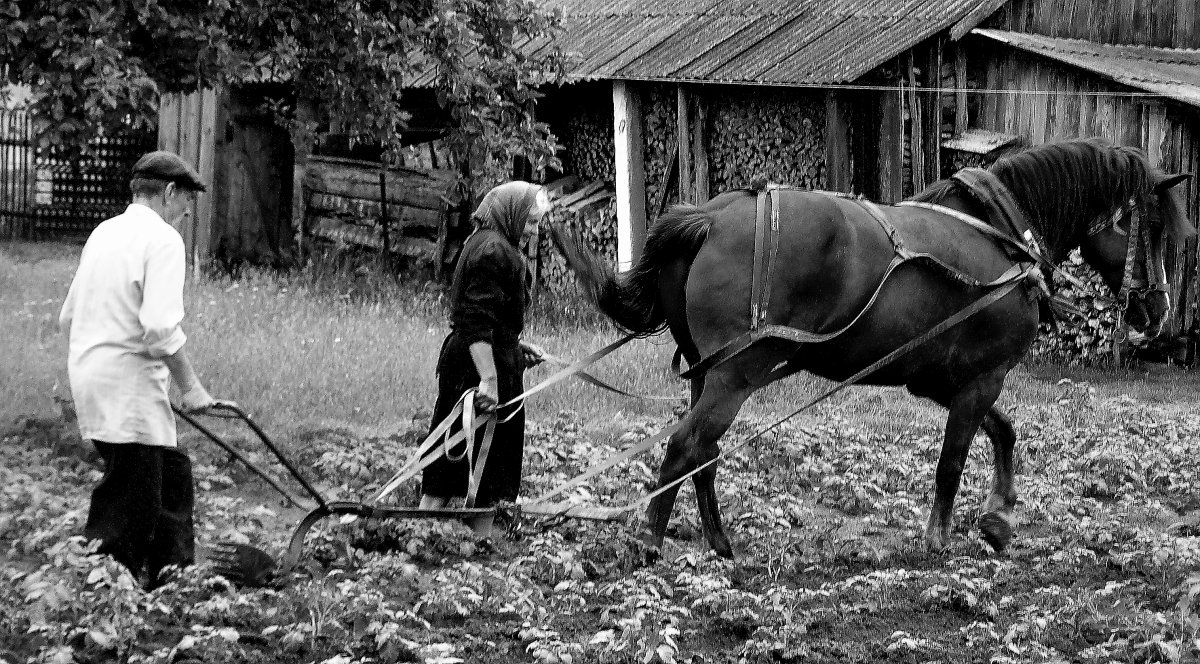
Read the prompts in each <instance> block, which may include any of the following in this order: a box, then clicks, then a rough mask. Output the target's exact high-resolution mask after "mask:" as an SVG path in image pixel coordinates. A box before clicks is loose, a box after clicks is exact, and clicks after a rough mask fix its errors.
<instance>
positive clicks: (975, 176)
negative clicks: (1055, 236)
mask: <svg viewBox="0 0 1200 664" xmlns="http://www.w3.org/2000/svg"><path fill="white" fill-rule="evenodd" d="M950 179H951V180H954V181H955V182H958V183H959V184H961V185H963V186H964V187H966V188H967V190H969V191H970V192H971V193H972V194H973V195H974V196H975V198H976V199H978V200H979V201H980V202H981V203H983V204H985V205H990V206H991V207H993V208H994V209H995V210H996V211H997V212H999V213H1000V214H999V215H997V216H998V217H999V221H1001V222H1003V223H1005V225H1007V226H1008V229H1009V230H1010V231H1012V234H1013V235H1015V236H1017V237H1019V238H1028V239H1029V244H1030V245H1031V248H1032V249H1033V250H1034V251H1036V252H1037V253H1038V254H1040V253H1041V247H1042V244H1043V243H1042V238H1040V237H1038V233H1037V231H1036V230H1035V229H1034V228H1033V226H1030V225H1029V219H1028V218H1027V217H1026V216H1025V212H1024V211H1023V210H1022V209H1021V206H1020V205H1019V204H1018V203H1017V200H1016V199H1015V198H1013V195H1012V192H1011V191H1010V190H1009V188H1008V187H1006V186H1004V183H1003V182H1001V181H1000V178H998V177H996V175H995V174H994V173H992V172H991V171H989V170H986V169H983V168H964V169H961V170H959V171H958V172H957V173H955V174H954V175H952V176H950Z"/></svg>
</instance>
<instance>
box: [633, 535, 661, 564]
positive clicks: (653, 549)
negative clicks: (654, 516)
mask: <svg viewBox="0 0 1200 664" xmlns="http://www.w3.org/2000/svg"><path fill="white" fill-rule="evenodd" d="M638 539H640V540H641V542H642V559H643V560H644V561H645V562H646V563H653V562H656V561H658V559H659V558H661V557H662V546H663V538H662V537H659V536H658V535H655V534H654V533H652V532H650V531H648V530H647V531H645V532H643V533H642V534H641V537H639V538H638Z"/></svg>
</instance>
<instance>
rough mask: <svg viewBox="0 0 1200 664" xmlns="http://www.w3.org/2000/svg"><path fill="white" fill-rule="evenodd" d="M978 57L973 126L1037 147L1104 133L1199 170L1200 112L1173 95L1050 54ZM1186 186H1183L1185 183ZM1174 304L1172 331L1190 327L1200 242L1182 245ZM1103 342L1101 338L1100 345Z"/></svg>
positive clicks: (1191, 209)
mask: <svg viewBox="0 0 1200 664" xmlns="http://www.w3.org/2000/svg"><path fill="white" fill-rule="evenodd" d="M987 48H988V51H987V52H980V53H977V54H975V55H973V56H972V60H973V61H974V62H976V63H978V66H979V67H981V75H982V76H983V77H984V78H985V79H986V87H987V88H990V89H993V90H1000V91H1003V92H995V93H987V94H981V95H980V100H979V114H978V117H976V118H973V119H972V122H971V124H972V126H976V127H981V128H985V129H991V130H994V131H1001V132H1006V133H1012V134H1016V135H1019V136H1021V137H1022V138H1024V139H1025V140H1026V141H1027V142H1028V143H1029V144H1031V145H1039V144H1042V143H1047V142H1053V141H1058V140H1064V139H1069V138H1078V137H1087V136H1103V137H1105V138H1108V139H1110V140H1112V141H1113V142H1115V143H1118V144H1121V145H1129V146H1133V147H1137V148H1141V149H1142V150H1144V151H1145V152H1146V154H1147V155H1148V156H1149V157H1150V159H1151V161H1152V162H1154V163H1156V164H1158V165H1160V166H1161V167H1162V168H1163V169H1164V170H1167V171H1174V172H1193V173H1194V172H1200V171H1198V170H1197V169H1200V158H1198V155H1197V151H1198V149H1200V146H1198V145H1197V140H1198V138H1200V137H1198V136H1197V131H1200V111H1198V110H1197V109H1194V108H1192V107H1189V106H1185V105H1182V104H1176V103H1174V102H1171V101H1169V100H1163V99H1160V98H1156V97H1151V96H1145V95H1141V94H1138V93H1137V91H1134V90H1130V89H1129V88H1126V87H1124V86H1121V85H1119V84H1116V83H1108V82H1106V81H1105V80H1104V79H1102V78H1100V77H1098V76H1094V75H1091V74H1089V73H1087V72H1083V71H1081V70H1077V69H1074V68H1071V67H1066V66H1063V65H1059V64H1056V63H1054V62H1051V61H1049V60H1047V59H1045V58H1039V57H1036V56H1033V55H1030V54H1025V53H1021V52H1019V51H1015V50H1011V49H1001V48H997V47H996V46H995V45H990V44H989V45H987ZM1180 186H1184V185H1180ZM1186 205H1187V212H1188V214H1189V217H1190V218H1191V219H1192V220H1193V222H1195V221H1196V220H1197V218H1198V217H1200V189H1198V187H1197V186H1196V184H1195V183H1192V182H1189V183H1188V184H1187V185H1186ZM1171 259H1172V260H1173V261H1174V263H1175V264H1176V265H1178V266H1179V269H1178V270H1175V273H1174V277H1173V281H1174V283H1173V288H1172V293H1171V295H1172V302H1174V303H1176V304H1177V305H1181V306H1176V308H1175V311H1174V314H1173V316H1174V319H1173V331H1174V332H1179V331H1181V330H1187V329H1189V328H1190V327H1191V326H1192V324H1193V322H1194V321H1195V318H1196V311H1195V309H1196V307H1197V306H1198V305H1200V299H1198V298H1200V293H1197V284H1196V282H1197V280H1198V279H1200V273H1198V272H1197V268H1196V263H1197V261H1196V246H1195V243H1194V242H1192V243H1190V244H1189V246H1187V247H1177V248H1176V251H1175V255H1174V256H1173V257H1171ZM1100 341H1102V340H1099V341H1098V343H1099V342H1100Z"/></svg>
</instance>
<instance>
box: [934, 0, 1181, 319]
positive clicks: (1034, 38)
mask: <svg viewBox="0 0 1200 664" xmlns="http://www.w3.org/2000/svg"><path fill="white" fill-rule="evenodd" d="M998 9H999V11H997V12H995V13H994V14H993V15H992V16H991V17H989V18H988V19H987V20H986V21H985V22H984V23H983V24H981V25H980V26H978V27H977V28H975V29H973V30H971V31H970V32H969V33H967V32H964V33H962V34H961V35H952V37H956V36H962V41H961V44H962V49H961V51H960V52H961V53H962V54H963V56H962V57H963V59H964V60H965V62H964V63H962V64H963V71H964V73H965V82H966V86H964V87H970V88H971V89H972V91H971V93H970V100H969V104H968V107H969V109H970V117H969V123H970V126H971V127H973V128H977V129H979V130H984V131H989V132H994V133H997V134H1003V135H1009V136H1015V137H1018V138H1019V139H1020V140H1021V141H1022V142H1024V143H1026V144H1031V145H1036V144H1041V143H1044V142H1050V141H1055V140H1061V139H1066V138H1074V137H1081V136H1104V137H1107V138H1109V139H1111V140H1113V141H1114V142H1116V143H1119V144H1123V145H1131V146H1135V147H1139V148H1141V149H1142V150H1144V151H1145V152H1146V153H1147V154H1148V155H1149V157H1150V158H1151V160H1152V161H1154V162H1156V163H1158V164H1159V165H1160V166H1161V167H1162V168H1163V169H1164V170H1167V171H1173V172H1187V173H1196V174H1200V50H1198V49H1200V7H1198V6H1197V3H1196V2H1195V0H1073V1H1071V2H1063V1H1062V0H1009V1H1008V2H1005V3H1002V4H1001V6H1000V7H999V8H998ZM964 27H965V26H964ZM1181 186H1185V185H1181ZM1186 192H1187V194H1186V200H1187V209H1188V213H1189V215H1190V217H1191V219H1192V220H1193V222H1195V221H1196V220H1197V219H1198V218H1200V183H1198V182H1196V180H1194V179H1193V180H1192V181H1190V182H1188V183H1187V184H1186ZM1175 249H1176V251H1175V255H1174V257H1173V258H1174V263H1175V267H1176V268H1177V269H1175V270H1174V271H1173V272H1174V283H1173V290H1172V293H1171V298H1172V302H1174V303H1176V304H1177V306H1176V308H1175V312H1174V321H1173V325H1174V330H1173V331H1174V332H1176V333H1181V332H1185V331H1187V330H1190V329H1192V328H1195V327H1200V319H1198V316H1197V308H1198V307H1200V269H1198V265H1197V252H1196V246H1195V243H1194V242H1192V243H1189V246H1186V247H1176V248H1175Z"/></svg>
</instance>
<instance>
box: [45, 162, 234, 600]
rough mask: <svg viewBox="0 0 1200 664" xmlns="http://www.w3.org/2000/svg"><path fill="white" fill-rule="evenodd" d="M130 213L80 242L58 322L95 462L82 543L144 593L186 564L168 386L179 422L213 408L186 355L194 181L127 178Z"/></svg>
mask: <svg viewBox="0 0 1200 664" xmlns="http://www.w3.org/2000/svg"><path fill="white" fill-rule="evenodd" d="M130 190H131V191H132V193H133V203H132V204H131V205H130V206H129V207H128V208H127V209H126V210H125V212H124V213H123V214H120V215H118V216H116V217H113V218H111V219H108V220H106V221H104V222H103V223H101V224H100V225H99V226H97V227H96V229H95V230H94V231H93V232H92V234H91V236H89V237H88V241H87V244H86V245H84V248H83V255H82V256H81V258H80V261H79V269H78V271H77V272H76V273H75V279H74V281H72V283H71V289H70V291H68V293H67V299H66V302H64V303H63V307H62V312H61V313H60V314H59V326H60V328H61V329H63V330H64V331H65V330H69V331H70V353H69V356H68V360H67V369H68V373H69V375H70V379H71V393H72V396H73V397H74V399H75V410H76V413H77V415H78V417H79V430H80V433H81V434H82V435H83V438H84V439H85V440H91V441H93V443H94V444H95V445H96V449H97V450H98V451H99V453H100V455H101V456H102V457H103V458H104V462H105V473H104V477H103V479H101V480H100V483H99V485H97V486H96V488H95V490H94V491H93V492H92V501H91V506H90V509H89V511H88V520H87V526H86V527H85V534H86V535H87V536H88V537H89V538H90V539H98V540H100V541H101V545H100V552H101V553H108V554H111V555H112V556H113V557H114V558H116V559H117V560H118V561H120V562H121V563H122V564H124V565H125V566H126V567H128V568H129V569H130V571H132V572H133V574H134V575H135V576H140V575H142V574H143V573H144V574H146V580H147V584H148V585H149V586H151V587H154V586H156V585H158V584H159V583H160V581H161V580H160V578H159V573H160V572H161V571H162V569H163V567H165V566H167V565H179V566H186V565H189V564H191V563H192V562H193V561H194V559H195V553H194V551H195V538H194V533H193V526H192V507H193V503H194V493H193V487H192V467H191V460H190V459H189V458H188V456H187V454H185V453H184V452H182V451H180V450H179V449H178V447H177V442H176V439H175V416H174V413H172V412H171V403H170V401H169V400H168V397H167V390H168V387H169V379H170V378H173V379H174V380H175V383H176V385H178V386H179V389H180V393H181V394H182V397H181V402H182V408H183V409H184V410H185V411H193V412H198V411H204V410H206V409H208V408H211V407H212V406H214V405H216V404H217V401H216V400H214V399H213V398H212V396H210V395H209V393H208V391H207V390H205V389H204V386H203V385H202V384H201V382H200V380H199V378H197V376H196V372H195V371H194V370H193V369H192V364H191V362H190V361H189V360H188V356H187V354H186V353H185V352H184V343H185V342H186V341H187V337H186V336H185V335H184V333H183V329H182V327H181V325H180V324H181V323H182V321H183V282H184V274H185V273H186V270H187V264H186V256H185V251H184V245H183V238H181V237H180V235H179V232H178V231H177V230H176V228H177V227H179V224H180V223H181V222H182V221H183V220H185V219H187V217H188V216H189V215H190V210H191V205H192V201H193V200H194V198H195V195H196V192H197V191H204V190H205V187H204V184H203V183H202V182H201V181H200V176H199V175H198V174H197V173H196V171H195V170H194V169H193V168H191V167H190V166H189V165H188V164H187V163H186V162H184V161H183V160H182V159H180V158H179V156H178V155H175V154H174V153H171V152H162V151H159V152H151V153H149V154H147V155H145V156H143V157H142V158H141V159H139V160H138V162H137V163H136V164H134V167H133V179H132V180H131V182H130Z"/></svg>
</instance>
